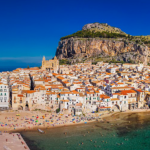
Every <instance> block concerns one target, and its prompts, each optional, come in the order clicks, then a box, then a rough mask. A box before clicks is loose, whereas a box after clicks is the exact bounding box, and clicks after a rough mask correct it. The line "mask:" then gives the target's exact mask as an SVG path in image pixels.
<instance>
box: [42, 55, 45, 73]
mask: <svg viewBox="0 0 150 150" xmlns="http://www.w3.org/2000/svg"><path fill="white" fill-rule="evenodd" d="M45 60H46V59H45V56H43V59H42V69H43V70H44V69H45Z"/></svg>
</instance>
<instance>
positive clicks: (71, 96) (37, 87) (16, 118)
mask: <svg viewBox="0 0 150 150" xmlns="http://www.w3.org/2000/svg"><path fill="white" fill-rule="evenodd" d="M149 69H150V67H149V66H144V65H143V64H129V63H125V64H121V63H112V64H109V63H104V62H98V63H97V64H96V65H93V64H92V63H91V62H87V63H77V64H73V65H59V60H58V59H57V57H56V56H55V57H54V58H53V59H52V60H46V58H45V57H43V60H42V66H41V67H34V68H17V69H15V70H13V71H11V72H9V71H7V72H1V73H0V109H1V118H0V125H1V126H0V129H1V131H3V132H12V131H13V132H14V131H15V132H16V131H17V130H30V129H38V130H39V128H41V129H42V128H43V129H44V128H51V127H58V126H65V125H71V124H80V123H87V122H91V121H96V120H99V119H102V118H103V117H102V116H104V117H106V116H107V115H111V114H113V113H115V112H128V111H137V110H138V111H139V110H146V111H147V110H148V109H149V106H150V82H149V78H150V74H149ZM40 131H41V132H43V131H42V130H40ZM7 143H8V142H7V139H6V143H5V146H6V145H7V146H9V145H8V144H7ZM23 143H25V142H24V141H23ZM25 145H26V144H25ZM24 148H25V149H29V148H27V145H26V146H24Z"/></svg>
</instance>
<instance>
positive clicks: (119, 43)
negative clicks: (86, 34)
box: [56, 24, 149, 65]
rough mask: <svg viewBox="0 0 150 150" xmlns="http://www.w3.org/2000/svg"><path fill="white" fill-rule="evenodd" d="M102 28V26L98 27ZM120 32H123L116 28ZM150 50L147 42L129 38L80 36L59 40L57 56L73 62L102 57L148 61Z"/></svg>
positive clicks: (137, 61)
mask: <svg viewBox="0 0 150 150" xmlns="http://www.w3.org/2000/svg"><path fill="white" fill-rule="evenodd" d="M95 27H96V26H92V25H91V24H90V25H86V26H84V27H83V29H82V30H88V29H89V28H95ZM97 28H98V29H100V28H102V27H101V26H99V27H97ZM115 30H117V31H118V32H122V31H121V30H119V29H118V28H116V29H115ZM148 54H149V50H148V47H147V46H146V45H145V44H143V43H142V44H141V43H140V44H139V43H138V42H135V41H130V40H128V39H127V38H122V37H118V38H99V37H95V38H78V37H69V38H66V39H63V40H61V41H60V42H59V45H58V48H57V51H56V56H57V58H59V59H68V60H70V61H71V62H83V61H86V60H92V61H94V60H95V58H98V57H99V58H101V60H103V61H106V60H107V61H109V60H112V59H115V60H116V61H124V62H129V61H132V62H134V63H139V62H142V63H144V64H145V65H146V64H147V63H148V61H149V60H148Z"/></svg>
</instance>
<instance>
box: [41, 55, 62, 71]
mask: <svg viewBox="0 0 150 150" xmlns="http://www.w3.org/2000/svg"><path fill="white" fill-rule="evenodd" d="M42 69H43V70H47V71H52V70H54V71H57V70H58V69H59V60H58V59H57V57H56V56H55V57H54V58H53V59H51V60H46V59H45V56H44V57H43V60H42Z"/></svg>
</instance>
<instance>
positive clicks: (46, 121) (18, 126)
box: [0, 109, 150, 132]
mask: <svg viewBox="0 0 150 150" xmlns="http://www.w3.org/2000/svg"><path fill="white" fill-rule="evenodd" d="M149 111H150V110H147V109H137V110H133V111H131V110H129V111H126V112H103V113H102V112H100V113H88V114H86V115H85V116H82V117H79V116H71V115H65V114H56V113H50V112H46V111H3V112H1V113H0V131H2V132H17V131H20V130H36V129H47V128H54V127H62V126H70V125H77V124H86V123H90V122H94V121H96V120H99V121H100V120H105V119H106V118H109V117H111V116H112V115H114V114H116V113H117V114H118V113H120V114H121V113H122V114H124V113H139V112H149Z"/></svg>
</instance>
